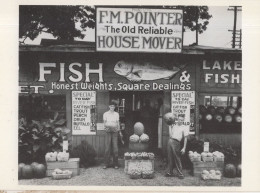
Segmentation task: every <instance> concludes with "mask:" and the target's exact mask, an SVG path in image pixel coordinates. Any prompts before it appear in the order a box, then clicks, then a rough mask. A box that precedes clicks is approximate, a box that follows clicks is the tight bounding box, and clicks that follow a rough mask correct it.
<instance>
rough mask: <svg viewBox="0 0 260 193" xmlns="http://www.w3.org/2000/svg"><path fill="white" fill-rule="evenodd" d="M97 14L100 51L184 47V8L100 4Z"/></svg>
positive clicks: (162, 49) (173, 49)
mask: <svg viewBox="0 0 260 193" xmlns="http://www.w3.org/2000/svg"><path fill="white" fill-rule="evenodd" d="M96 15H97V19H96V50H97V51H109V52H111V51H116V52H169V53H179V52H181V50H182V30H183V11H182V10H177V9H143V8H108V7H97V9H96Z"/></svg>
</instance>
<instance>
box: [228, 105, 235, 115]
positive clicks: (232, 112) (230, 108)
mask: <svg viewBox="0 0 260 193" xmlns="http://www.w3.org/2000/svg"><path fill="white" fill-rule="evenodd" d="M226 112H227V114H230V115H234V114H235V112H236V109H235V108H234V107H231V106H229V107H227V108H226Z"/></svg>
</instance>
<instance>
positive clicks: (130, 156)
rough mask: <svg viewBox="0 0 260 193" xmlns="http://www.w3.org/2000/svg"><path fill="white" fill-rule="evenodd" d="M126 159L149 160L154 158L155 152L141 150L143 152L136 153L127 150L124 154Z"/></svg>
mask: <svg viewBox="0 0 260 193" xmlns="http://www.w3.org/2000/svg"><path fill="white" fill-rule="evenodd" d="M124 158H125V160H129V159H139V160H140V159H143V160H148V159H154V153H147V152H141V153H138V152H137V153H135V152H131V153H129V152H126V153H125V154H124Z"/></svg>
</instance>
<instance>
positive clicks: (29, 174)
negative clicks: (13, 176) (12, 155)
mask: <svg viewBox="0 0 260 193" xmlns="http://www.w3.org/2000/svg"><path fill="white" fill-rule="evenodd" d="M22 177H23V178H25V179H31V178H33V168H32V166H31V165H24V166H23V167H22Z"/></svg>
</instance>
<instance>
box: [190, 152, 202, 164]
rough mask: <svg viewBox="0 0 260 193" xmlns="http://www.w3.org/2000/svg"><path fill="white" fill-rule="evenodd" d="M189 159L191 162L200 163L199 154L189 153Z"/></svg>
mask: <svg viewBox="0 0 260 193" xmlns="http://www.w3.org/2000/svg"><path fill="white" fill-rule="evenodd" d="M189 158H190V160H191V161H192V162H195V161H201V155H200V154H199V153H197V152H196V151H195V152H192V151H189Z"/></svg>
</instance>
